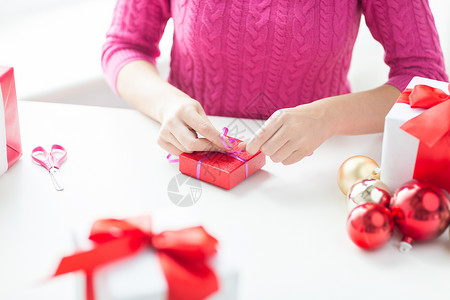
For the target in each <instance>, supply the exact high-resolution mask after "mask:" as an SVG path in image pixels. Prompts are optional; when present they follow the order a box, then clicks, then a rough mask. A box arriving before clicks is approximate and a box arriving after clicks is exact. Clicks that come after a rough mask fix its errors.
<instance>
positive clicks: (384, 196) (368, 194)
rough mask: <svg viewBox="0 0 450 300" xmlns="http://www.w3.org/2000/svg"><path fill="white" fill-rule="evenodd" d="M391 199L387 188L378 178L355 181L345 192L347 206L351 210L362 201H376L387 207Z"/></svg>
mask: <svg viewBox="0 0 450 300" xmlns="http://www.w3.org/2000/svg"><path fill="white" fill-rule="evenodd" d="M390 200H391V193H390V191H389V188H388V187H387V186H386V185H385V184H384V183H383V182H381V181H380V180H377V179H363V180H361V181H358V182H357V183H355V184H354V185H353V186H352V187H351V188H350V190H349V191H348V194H347V207H348V211H351V210H352V209H354V208H355V207H356V206H358V205H361V204H364V203H377V204H380V205H381V206H384V207H388V206H389V203H390Z"/></svg>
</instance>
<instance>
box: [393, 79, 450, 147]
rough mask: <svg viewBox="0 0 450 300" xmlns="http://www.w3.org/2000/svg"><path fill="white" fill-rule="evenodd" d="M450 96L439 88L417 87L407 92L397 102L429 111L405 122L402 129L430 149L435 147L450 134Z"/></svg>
mask: <svg viewBox="0 0 450 300" xmlns="http://www.w3.org/2000/svg"><path fill="white" fill-rule="evenodd" d="M449 100H450V95H447V94H446V93H445V92H443V91H442V90H440V89H438V88H433V87H430V86H427V85H416V86H415V87H414V88H413V89H407V90H405V91H404V92H403V93H402V94H401V95H400V97H399V99H398V100H397V102H399V103H406V104H409V105H410V106H411V108H424V109H427V110H426V111H424V112H423V113H421V114H420V115H418V116H417V117H415V118H412V119H411V120H409V121H407V122H405V123H404V124H403V125H402V126H401V127H400V128H401V129H402V130H404V131H405V132H407V133H409V134H411V135H412V136H414V137H416V138H417V139H419V140H420V141H421V142H423V143H424V144H425V145H427V146H428V147H433V146H434V145H435V144H436V143H438V142H439V141H440V140H442V139H443V138H445V137H447V136H448V135H449V132H450V117H449V116H450V101H449Z"/></svg>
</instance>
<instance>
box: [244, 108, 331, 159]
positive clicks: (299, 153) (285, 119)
mask: <svg viewBox="0 0 450 300" xmlns="http://www.w3.org/2000/svg"><path fill="white" fill-rule="evenodd" d="M332 123H333V121H332V120H331V119H330V118H328V117H327V116H326V113H325V110H324V106H323V105H315V104H314V103H311V104H304V105H300V106H297V107H293V108H286V109H280V110H277V111H276V112H275V113H273V114H272V116H271V117H270V118H269V119H268V120H267V121H266V122H265V123H264V125H263V126H262V127H261V128H260V129H259V130H258V131H257V132H256V134H255V136H254V137H253V138H252V139H251V140H250V141H249V142H248V143H242V144H243V145H242V146H240V148H241V149H243V148H244V145H245V148H246V151H247V152H248V153H249V154H255V153H256V152H258V150H261V152H262V153H264V154H265V155H268V156H270V158H271V159H272V161H273V162H281V163H283V164H284V165H290V164H293V163H296V162H298V161H300V160H301V159H302V158H304V157H305V156H308V155H310V154H311V153H312V152H313V151H314V150H315V149H316V148H317V147H319V146H320V145H321V144H322V143H323V142H324V141H325V140H326V139H328V138H329V137H331V136H332V135H334V130H333V127H334V126H333V124H332Z"/></svg>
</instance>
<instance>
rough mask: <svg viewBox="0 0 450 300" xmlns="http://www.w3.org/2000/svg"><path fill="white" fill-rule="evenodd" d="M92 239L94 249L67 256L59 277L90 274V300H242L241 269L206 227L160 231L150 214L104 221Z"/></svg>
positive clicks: (96, 224) (93, 232)
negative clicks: (226, 257) (228, 258)
mask: <svg viewBox="0 0 450 300" xmlns="http://www.w3.org/2000/svg"><path fill="white" fill-rule="evenodd" d="M178 221H179V220H178ZM178 227H179V226H177V228H178ZM166 228H167V226H166ZM89 239H90V240H91V241H93V243H94V246H93V248H92V249H91V250H88V251H84V252H78V253H75V254H74V255H72V256H68V257H64V258H63V259H62V260H61V263H60V265H59V267H58V270H57V271H56V273H55V276H59V275H62V274H66V273H69V272H74V271H84V273H85V276H86V299H87V300H94V299H96V300H131V299H133V300H144V299H145V300H166V299H169V300H200V299H210V300H225V299H236V298H237V279H238V278H237V272H236V269H235V268H234V267H233V266H232V265H230V264H229V263H228V262H227V261H226V260H224V259H223V255H221V254H222V253H216V251H217V244H218V243H217V240H216V239H215V238H214V237H212V236H211V235H209V234H208V233H207V232H206V231H205V229H204V228H203V227H201V226H191V227H187V228H183V229H171V230H163V231H160V232H158V231H156V230H152V228H151V226H150V217H149V216H145V217H138V218H132V219H122V220H119V219H102V220H99V221H96V222H95V223H94V225H93V227H92V228H91V232H90V236H89Z"/></svg>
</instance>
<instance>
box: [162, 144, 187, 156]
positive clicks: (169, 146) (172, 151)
mask: <svg viewBox="0 0 450 300" xmlns="http://www.w3.org/2000/svg"><path fill="white" fill-rule="evenodd" d="M158 144H159V145H160V146H161V148H163V149H164V150H166V151H167V152H169V153H170V154H172V155H176V156H178V155H180V154H181V153H183V152H184V151H182V150H180V149H178V148H177V147H175V146H174V145H173V144H171V143H169V142H167V141H163V140H161V141H158Z"/></svg>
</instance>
